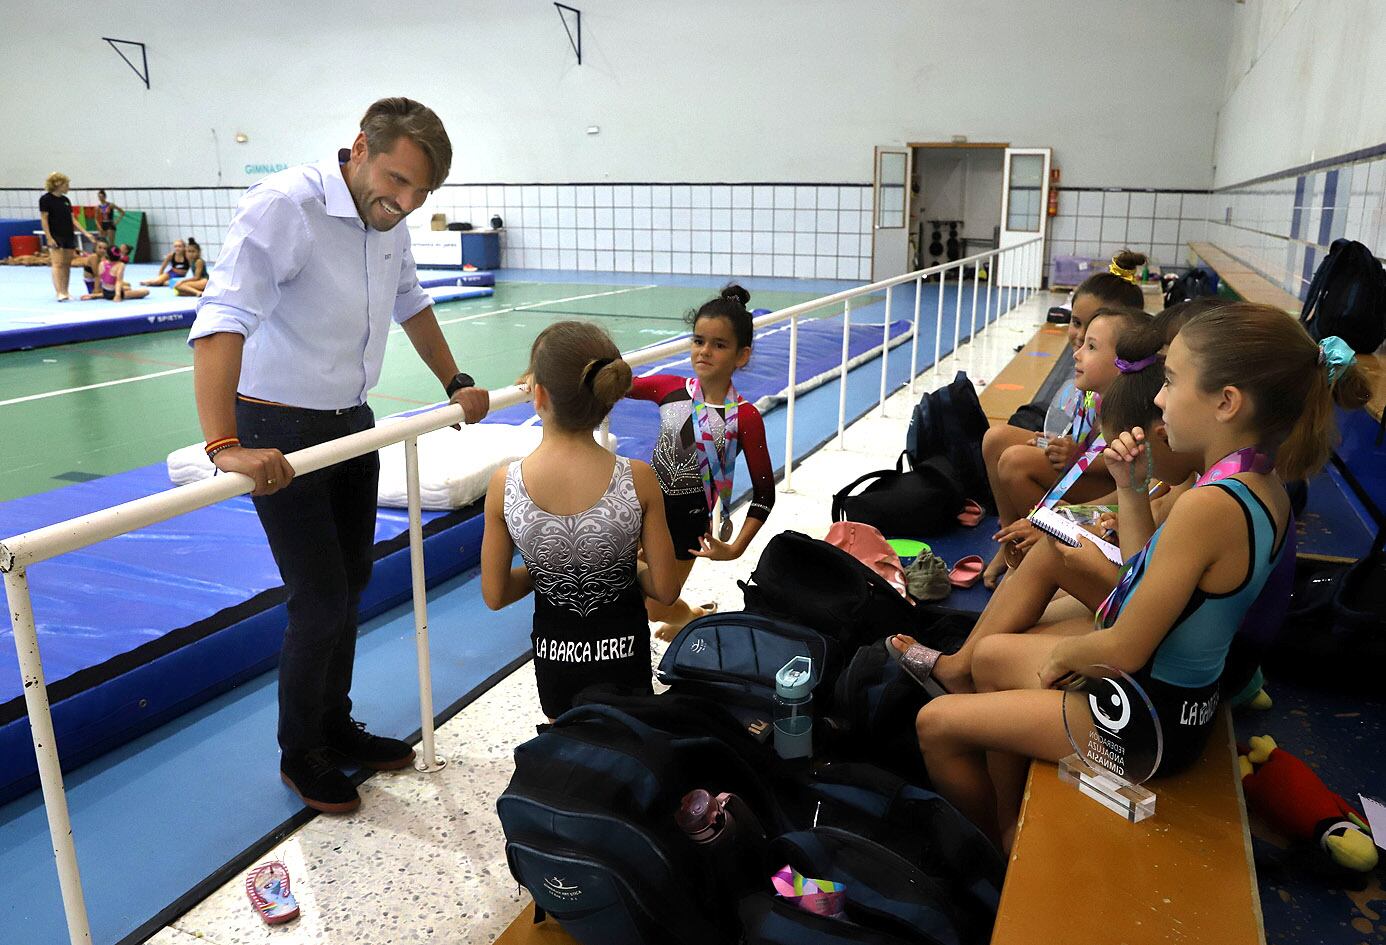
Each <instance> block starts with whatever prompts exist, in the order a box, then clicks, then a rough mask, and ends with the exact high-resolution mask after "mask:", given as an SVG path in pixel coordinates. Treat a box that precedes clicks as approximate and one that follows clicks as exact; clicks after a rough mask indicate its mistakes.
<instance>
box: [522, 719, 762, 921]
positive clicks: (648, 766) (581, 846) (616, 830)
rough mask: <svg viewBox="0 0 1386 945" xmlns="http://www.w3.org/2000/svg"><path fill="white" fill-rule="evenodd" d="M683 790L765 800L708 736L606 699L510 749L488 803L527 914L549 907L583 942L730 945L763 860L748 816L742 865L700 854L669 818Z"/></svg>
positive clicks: (538, 915) (748, 774)
mask: <svg viewBox="0 0 1386 945" xmlns="http://www.w3.org/2000/svg"><path fill="white" fill-rule="evenodd" d="M695 788H703V789H705V790H708V791H710V792H712V793H713V794H716V793H718V792H721V791H729V792H731V793H734V794H737V796H738V797H743V798H744V797H745V795H750V796H751V797H754V798H755V801H754V803H755V804H758V805H760V806H761V807H762V808H765V807H768V806H770V805H771V804H772V801H771V799H770V797H769V795H768V794H767V792H766V791H765V789H764V788H763V786H762V783H761V781H760V778H759V776H758V775H757V774H756V772H755V771H753V770H751V769H749V767H748V766H747V765H746V764H745V763H744V761H743V760H742V759H741V757H740V756H739V755H738V754H737V753H736V752H735V751H734V750H732V749H731V748H730V747H728V746H727V745H726V744H724V743H722V742H721V741H719V740H718V739H716V738H710V737H699V736H689V737H680V736H674V735H671V734H669V733H668V732H664V731H661V730H659V729H656V728H654V727H652V726H650V725H647V724H645V723H644V722H642V721H640V720H639V719H637V718H635V717H634V716H632V715H630V714H628V713H626V712H622V711H621V710H619V709H616V708H613V707H610V706H603V705H590V704H589V705H579V706H575V707H574V708H572V709H570V710H569V711H567V712H565V713H564V714H563V715H561V716H559V717H558V718H557V719H556V720H555V721H554V722H553V724H552V725H549V726H545V727H544V729H543V731H541V732H540V734H539V735H537V736H536V737H534V738H532V739H530V740H529V741H527V742H525V743H523V744H521V745H520V746H518V747H517V748H516V749H515V773H514V775H513V776H512V777H511V779H510V783H509V785H508V786H507V787H506V789H505V791H504V792H503V793H502V794H501V796H500V798H499V799H498V800H497V802H496V811H497V813H498V814H499V816H500V822H501V827H502V828H503V829H504V831H505V855H506V862H507V863H508V865H509V867H510V872H511V875H513V876H514V877H515V880H516V882H518V883H519V884H520V885H522V886H524V887H525V888H526V889H528V890H529V892H530V894H531V895H532V896H533V897H534V905H535V919H536V921H539V920H540V919H542V918H543V916H544V915H545V914H548V915H552V916H553V917H554V918H555V919H557V920H558V922H559V923H560V924H561V925H562V926H563V927H564V929H565V930H566V931H567V932H568V933H569V934H570V935H572V936H573V938H575V939H577V940H578V941H579V942H581V943H583V945H655V943H664V942H674V943H678V945H722V943H725V945H731V943H734V942H735V941H736V940H737V938H738V935H739V930H738V929H737V927H736V925H737V923H736V917H735V915H734V911H735V909H734V907H735V903H736V901H737V900H738V899H740V898H741V897H742V896H744V895H747V894H748V893H750V892H752V891H753V890H754V889H756V888H758V887H759V885H760V883H762V882H763V881H764V876H765V870H767V869H773V867H768V866H767V865H766V864H767V863H768V860H767V858H766V855H765V852H764V843H765V840H764V833H763V830H761V828H760V825H759V824H757V823H755V821H754V819H750V818H748V819H747V820H746V821H745V823H746V825H747V829H745V830H744V831H742V830H739V831H738V847H740V850H739V853H738V856H737V858H736V860H737V862H738V863H740V864H743V865H744V868H741V869H737V870H734V871H729V870H727V869H716V868H713V867H712V865H710V864H709V863H708V862H707V861H706V859H705V853H706V851H704V850H702V849H700V848H699V847H698V845H697V844H694V843H692V842H691V841H690V840H689V839H688V838H687V837H686V836H684V835H683V833H682V832H681V831H680V830H679V829H678V827H677V825H676V823H675V820H674V814H675V813H676V812H677V810H678V807H679V802H680V799H681V798H682V797H683V796H684V794H686V793H687V792H688V791H690V790H693V789H695ZM743 791H744V792H745V795H743V793H742V792H743ZM748 803H752V802H748ZM740 826H741V822H738V827H739V828H740ZM724 862H725V860H724Z"/></svg>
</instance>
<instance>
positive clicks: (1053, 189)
mask: <svg viewBox="0 0 1386 945" xmlns="http://www.w3.org/2000/svg"><path fill="white" fill-rule="evenodd" d="M1058 215H1059V169H1058V168H1057V167H1050V168H1049V216H1051V217H1056V216H1058Z"/></svg>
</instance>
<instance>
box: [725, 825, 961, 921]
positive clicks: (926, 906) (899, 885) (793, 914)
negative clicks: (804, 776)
mask: <svg viewBox="0 0 1386 945" xmlns="http://www.w3.org/2000/svg"><path fill="white" fill-rule="evenodd" d="M771 856H772V858H773V859H774V860H775V861H776V862H781V861H783V862H787V863H789V865H790V866H792V867H794V869H796V870H798V871H799V872H800V873H802V874H803V875H805V876H810V877H813V878H814V879H828V880H832V881H834V882H839V883H842V884H843V885H845V886H846V887H847V889H846V897H847V905H846V909H845V911H846V917H845V918H842V919H834V920H824V919H823V918H822V917H821V916H816V915H812V914H811V913H808V912H804V911H802V910H799V909H797V908H795V907H793V906H792V905H790V904H789V903H786V902H783V901H782V900H780V901H775V900H776V898H777V897H775V896H773V895H772V894H771V893H759V894H757V895H754V896H751V897H748V899H747V900H744V901H743V902H742V906H741V909H740V913H741V921H742V924H743V926H744V933H745V942H746V943H747V945H771V943H773V945H829V943H832V945H836V943H845V942H871V943H896V942H902V943H913V945H963V939H962V938H961V937H960V935H959V933H958V928H957V924H956V920H955V918H954V915H953V908H952V905H951V903H950V901H949V896H948V892H947V890H946V889H945V888H944V887H943V886H942V885H940V884H939V883H937V882H936V881H934V880H933V879H931V878H930V877H929V876H927V875H925V874H924V872H923V871H921V870H919V869H918V868H916V867H915V866H914V865H913V864H912V863H910V862H909V861H908V860H905V859H904V858H903V857H900V856H897V855H896V854H895V853H893V852H891V851H890V850H889V849H887V848H885V847H884V846H882V845H880V844H879V843H875V842H874V841H871V840H868V839H866V838H864V837H860V836H857V835H856V834H853V833H849V832H847V831H845V830H839V829H838V828H836V827H821V826H820V827H814V828H813V829H811V830H801V831H795V832H793V833H787V834H784V835H783V836H781V837H778V838H776V839H775V841H774V842H773V843H772V845H771Z"/></svg>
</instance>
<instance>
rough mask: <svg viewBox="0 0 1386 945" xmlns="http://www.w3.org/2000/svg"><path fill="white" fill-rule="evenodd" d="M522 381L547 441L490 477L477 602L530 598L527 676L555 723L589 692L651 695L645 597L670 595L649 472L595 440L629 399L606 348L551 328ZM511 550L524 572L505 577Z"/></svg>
mask: <svg viewBox="0 0 1386 945" xmlns="http://www.w3.org/2000/svg"><path fill="white" fill-rule="evenodd" d="M527 380H528V383H529V386H530V390H531V392H532V393H533V396H534V410H535V412H536V413H537V414H538V415H539V418H540V420H541V421H542V422H543V429H544V438H543V440H542V442H540V444H539V447H538V448H537V449H536V450H535V451H534V452H533V453H531V454H529V455H528V456H526V457H525V458H524V459H522V460H517V461H515V462H513V463H511V464H510V465H509V466H504V467H501V468H500V469H498V470H496V473H495V475H494V476H492V477H491V483H490V487H489V488H488V489H487V491H486V532H485V536H484V538H483V539H482V546H481V593H482V596H483V597H484V598H485V600H486V605H487V606H488V607H490V608H491V609H492V610H498V609H499V608H501V607H504V606H505V605H507V604H510V603H513V602H514V601H517V600H519V599H520V598H521V597H524V596H526V595H527V594H529V592H530V591H533V592H534V632H533V633H532V634H531V636H530V639H531V641H532V642H533V645H534V675H535V680H536V682H537V683H538V685H539V702H540V705H541V706H542V708H543V710H544V714H545V715H547V716H548V717H549V718H550V719H553V718H556V717H557V716H558V715H560V714H561V713H563V712H565V711H566V710H567V709H569V708H570V707H571V706H572V704H573V697H574V696H576V695H577V693H578V692H579V691H581V690H582V689H583V688H585V687H587V686H589V685H593V684H595V683H603V684H609V685H615V686H618V687H621V688H624V689H627V690H630V691H633V692H644V693H648V692H650V691H651V685H650V633H649V626H648V624H647V623H646V621H645V606H644V599H645V596H646V595H648V596H650V597H653V598H655V599H656V600H659V601H661V602H662V603H665V604H669V603H672V602H673V601H674V599H675V598H677V597H678V585H677V584H676V583H675V574H674V553H673V548H672V546H671V545H670V542H669V530H668V527H667V526H666V525H665V524H664V504H663V501H662V499H661V497H660V492H659V483H658V481H656V479H655V475H654V472H653V471H652V470H651V469H650V467H649V466H648V465H647V464H645V463H642V462H640V461H638V460H631V459H626V458H625V457H623V456H613V455H612V454H611V453H610V452H608V451H607V450H605V449H603V448H602V447H601V446H599V445H598V444H597V443H596V441H595V440H593V439H592V431H593V430H594V429H595V428H596V427H597V426H598V424H600V423H601V422H602V420H603V418H605V417H606V415H607V413H609V412H610V411H611V407H612V405H613V404H614V403H615V402H616V401H618V400H620V399H621V397H622V396H624V395H625V393H626V391H627V390H629V389H630V383H631V371H630V365H628V364H626V362H625V361H624V360H623V359H622V358H621V353H620V351H618V350H617V349H616V345H615V344H613V343H612V341H611V338H610V337H608V336H607V334H606V332H604V331H602V330H601V329H600V328H598V327H597V326H596V325H592V324H589V323H586V322H558V323H556V324H554V325H550V326H549V327H548V328H546V329H545V330H544V331H543V332H542V333H541V334H540V335H539V337H538V338H536V339H535V341H534V346H533V348H532V349H531V351H530V362H529V371H528V373H527ZM640 546H643V548H644V552H645V553H644V561H643V562H641V561H638V559H637V548H638V547H640ZM517 549H518V550H519V552H520V557H521V558H522V559H523V562H524V563H523V564H522V565H520V566H518V567H512V565H511V560H512V558H513V556H514V553H515V551H516V550H517Z"/></svg>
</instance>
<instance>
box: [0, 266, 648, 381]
mask: <svg viewBox="0 0 1386 945" xmlns="http://www.w3.org/2000/svg"><path fill="white" fill-rule="evenodd" d="M656 288H658V286H655V285H636V286H629V287H627V288H624V289H614V290H612V291H609V292H590V293H588V294H586V295H573V296H569V297H567V298H562V299H545V300H543V301H541V302H526V303H524V304H523V305H513V306H510V307H508V308H498V309H495V310H494V311H490V312H477V313H476V314H473V315H466V316H463V317H462V318H452V319H444V320H441V321H439V322H438V324H439V325H454V324H456V323H458V322H465V321H471V320H472V319H474V318H485V317H486V316H488V315H501V314H504V313H506V312H522V311H527V310H530V309H535V308H539V307H540V306H542V305H557V304H559V303H560V302H577V301H581V300H582V299H595V298H601V297H603V296H608V295H623V294H625V293H627V292H639V291H640V290H642V289H656ZM391 331H392V332H403V331H404V329H402V328H399V327H398V326H396V327H395V328H393V329H391ZM191 370H192V366H191V365H189V366H187V367H180V368H173V369H172V370H169V371H155V372H154V373H152V374H138V375H136V376H134V377H122V378H118V379H117V380H114V381H102V382H101V383H99V384H87V385H85V386H83V387H67V388H64V389H62V390H50V391H45V392H43V393H41V394H28V395H26V396H24V397H12V398H10V399H9V400H0V407H8V406H10V405H12V404H22V403H27V402H29V401H32V400H44V399H45V398H48V397H60V396H62V395H63V394H78V393H81V392H82V391H88V390H96V389H98V388H101V387H114V386H116V385H117V384H130V383H133V382H135V381H147V380H151V379H153V378H156V377H168V376H169V375H171V374H186V373H188V372H189V371H191Z"/></svg>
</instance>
